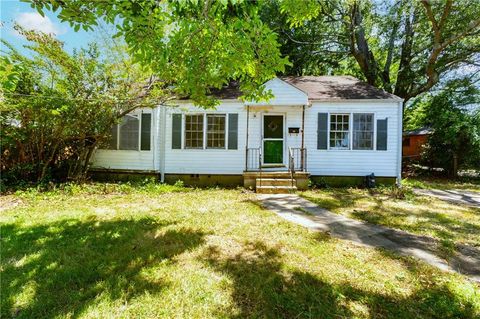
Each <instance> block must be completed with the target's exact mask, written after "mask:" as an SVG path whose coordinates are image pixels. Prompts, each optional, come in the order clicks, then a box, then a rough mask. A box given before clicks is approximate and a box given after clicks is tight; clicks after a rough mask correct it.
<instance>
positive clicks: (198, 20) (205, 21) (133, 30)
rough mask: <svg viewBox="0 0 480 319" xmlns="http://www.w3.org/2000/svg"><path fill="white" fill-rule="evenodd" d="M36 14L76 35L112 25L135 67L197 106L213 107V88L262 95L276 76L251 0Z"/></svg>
mask: <svg viewBox="0 0 480 319" xmlns="http://www.w3.org/2000/svg"><path fill="white" fill-rule="evenodd" d="M28 2H30V3H31V4H32V7H35V8H36V9H37V10H38V11H39V13H40V14H43V10H45V9H46V10H53V11H57V10H58V17H59V18H60V19H61V20H62V21H68V22H69V23H71V25H72V26H73V27H74V28H75V29H76V30H78V29H79V28H80V27H83V28H84V29H85V30H89V29H91V28H92V27H93V26H95V25H96V24H97V23H98V21H99V20H100V19H103V20H104V21H106V22H107V23H110V24H114V25H116V26H117V29H118V34H117V35H118V36H122V37H124V38H125V41H126V43H127V44H128V47H129V51H130V53H131V54H132V56H133V57H134V58H135V60H136V61H137V62H140V63H141V64H142V65H143V66H144V67H147V68H148V69H149V70H151V71H152V72H153V73H154V74H155V75H156V77H157V78H158V81H159V82H161V83H162V84H163V87H164V88H165V89H166V91H167V93H168V94H169V95H171V96H172V98H175V97H185V96H188V97H189V98H191V99H192V100H193V101H194V102H196V103H197V104H198V105H201V106H205V107H209V106H213V105H215V103H216V102H217V101H215V100H214V99H213V98H212V97H211V96H209V93H210V90H211V89H212V88H221V87H222V86H224V85H226V84H228V82H229V81H231V80H236V81H239V82H240V89H241V90H242V92H243V93H244V96H245V98H247V99H262V98H267V97H269V96H270V95H269V92H265V91H264V89H263V87H262V84H263V83H264V82H266V81H267V80H269V79H271V78H272V77H274V76H275V75H276V73H277V72H282V71H283V70H284V66H285V65H286V64H287V60H286V59H285V58H282V57H281V56H280V51H279V45H278V43H277V38H276V35H275V33H274V32H272V31H271V30H270V29H269V28H268V27H267V26H266V25H265V24H264V23H263V22H262V21H261V19H260V18H259V15H258V9H259V6H260V4H259V3H258V2H256V1H247V0H245V1H242V0H237V1H234V0H231V1H229V0H224V1H214V0H207V1H194V0H187V1H158V0H135V1H132V0H118V1H83V0H64V1H54V0H35V1H33V0H30V1H28Z"/></svg>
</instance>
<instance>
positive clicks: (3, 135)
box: [0, 28, 165, 186]
mask: <svg viewBox="0 0 480 319" xmlns="http://www.w3.org/2000/svg"><path fill="white" fill-rule="evenodd" d="M18 31H19V32H20V33H21V34H22V35H23V36H25V37H26V39H27V40H28V41H29V45H28V48H29V49H30V50H31V52H32V55H31V57H27V56H24V55H22V54H20V53H19V52H18V51H16V50H15V48H13V47H12V46H11V45H9V44H8V43H4V44H5V45H6V47H7V48H9V49H8V50H7V51H5V52H2V58H1V60H0V79H1V80H2V94H3V96H2V97H1V100H0V125H1V127H2V129H1V130H0V149H1V150H2V152H1V153H0V163H1V165H0V169H1V170H2V172H3V173H2V182H6V183H7V182H8V183H10V184H14V183H15V182H16V181H44V180H46V179H48V178H49V177H50V178H51V177H54V176H53V175H55V174H57V176H56V177H58V175H59V174H60V175H62V176H61V179H65V178H66V177H68V178H71V179H78V178H82V177H84V175H85V173H86V171H87V169H88V164H89V159H90V156H91V155H92V152H93V150H94V149H95V148H96V147H97V146H98V145H99V143H102V142H103V141H105V140H106V139H107V138H108V137H109V135H110V132H111V128H112V125H113V124H115V123H116V122H117V121H118V120H119V119H120V118H121V117H122V116H123V115H124V114H126V113H128V112H130V111H131V110H133V109H135V108H138V107H140V106H143V107H148V106H156V105H157V103H158V101H159V100H162V99H164V98H165V97H164V96H162V95H161V94H162V92H163V91H162V90H160V93H159V94H157V90H156V89H155V87H149V83H150V81H149V77H148V75H145V73H144V72H143V70H142V69H141V68H140V67H139V66H138V65H137V64H135V63H133V62H132V61H131V59H130V58H129V57H128V56H126V55H124V54H123V53H122V50H121V48H120V50H119V51H120V52H117V51H116V49H115V48H111V50H110V51H108V54H102V51H101V50H100V49H99V46H98V45H96V44H91V45H90V46H89V47H88V48H83V49H80V50H77V51H75V52H74V53H73V54H70V53H68V52H67V51H65V49H64V48H63V44H62V43H61V42H60V41H58V40H56V39H55V38H53V37H52V36H50V35H46V34H43V33H36V32H34V31H26V30H23V29H21V28H19V29H18ZM147 89H148V94H147V93H146V91H147ZM0 186H1V185H0Z"/></svg>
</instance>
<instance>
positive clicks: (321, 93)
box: [211, 76, 401, 101]
mask: <svg viewBox="0 0 480 319" xmlns="http://www.w3.org/2000/svg"><path fill="white" fill-rule="evenodd" d="M280 79H282V80H283V81H285V82H287V83H289V84H291V85H293V86H295V87H296V88H298V89H300V90H301V91H303V92H305V93H306V94H307V95H308V99H309V100H329V101H330V100H398V101H401V98H399V97H398V96H395V95H393V94H390V93H388V92H385V91H383V90H381V89H379V88H376V87H374V86H373V85H370V84H368V83H365V82H362V81H360V80H359V79H357V78H354V77H353V76H287V77H280ZM211 94H212V95H213V96H215V97H216V98H218V99H223V100H229V99H237V98H239V97H240V96H241V95H242V94H241V92H240V90H239V85H238V82H231V83H230V84H229V85H228V86H224V87H223V88H221V89H213V90H211Z"/></svg>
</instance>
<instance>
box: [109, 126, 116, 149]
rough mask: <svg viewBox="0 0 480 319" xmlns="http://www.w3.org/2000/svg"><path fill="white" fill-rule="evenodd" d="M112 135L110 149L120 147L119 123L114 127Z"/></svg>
mask: <svg viewBox="0 0 480 319" xmlns="http://www.w3.org/2000/svg"><path fill="white" fill-rule="evenodd" d="M111 134H112V137H111V138H110V141H109V142H110V143H109V149H111V150H116V149H117V148H118V124H115V125H114V126H113V127H112V132H111Z"/></svg>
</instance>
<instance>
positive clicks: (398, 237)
mask: <svg viewBox="0 0 480 319" xmlns="http://www.w3.org/2000/svg"><path fill="white" fill-rule="evenodd" d="M258 198H259V199H260V200H261V202H262V204H263V206H264V207H265V208H266V209H269V210H272V211H273V212H275V213H276V214H277V215H279V216H280V217H282V218H284V219H286V220H288V221H291V222H293V223H296V224H299V225H301V226H304V227H307V228H309V229H313V230H317V231H322V232H328V233H330V234H331V236H333V237H336V238H340V239H345V240H350V241H352V242H354V243H357V244H360V245H364V246H369V247H374V248H383V249H387V250H392V251H394V252H396V253H398V254H400V255H404V256H413V257H416V258H418V259H420V260H423V261H424V262H426V263H428V264H430V265H432V266H435V267H437V268H440V269H442V270H445V271H454V272H458V273H461V274H464V275H466V276H468V277H469V278H471V279H472V280H474V281H477V282H480V250H478V249H475V248H473V247H469V246H462V247H458V248H457V251H458V253H457V254H456V255H455V256H454V257H452V258H451V259H450V260H449V262H447V261H445V260H444V259H442V258H440V257H439V256H437V253H436V251H437V247H438V245H439V243H438V241H437V240H435V239H433V238H431V237H426V236H417V235H412V234H410V233H407V232H404V231H400V230H395V229H391V228H387V227H383V226H378V225H373V224H369V223H365V222H361V221H358V220H354V219H350V218H347V217H344V216H341V215H338V214H334V213H332V212H330V211H328V210H326V209H323V208H320V207H318V206H317V205H315V204H314V203H312V202H310V201H308V200H306V199H304V198H301V197H300V196H298V195H292V194H288V195H283V194H281V195H269V194H259V195H258Z"/></svg>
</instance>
